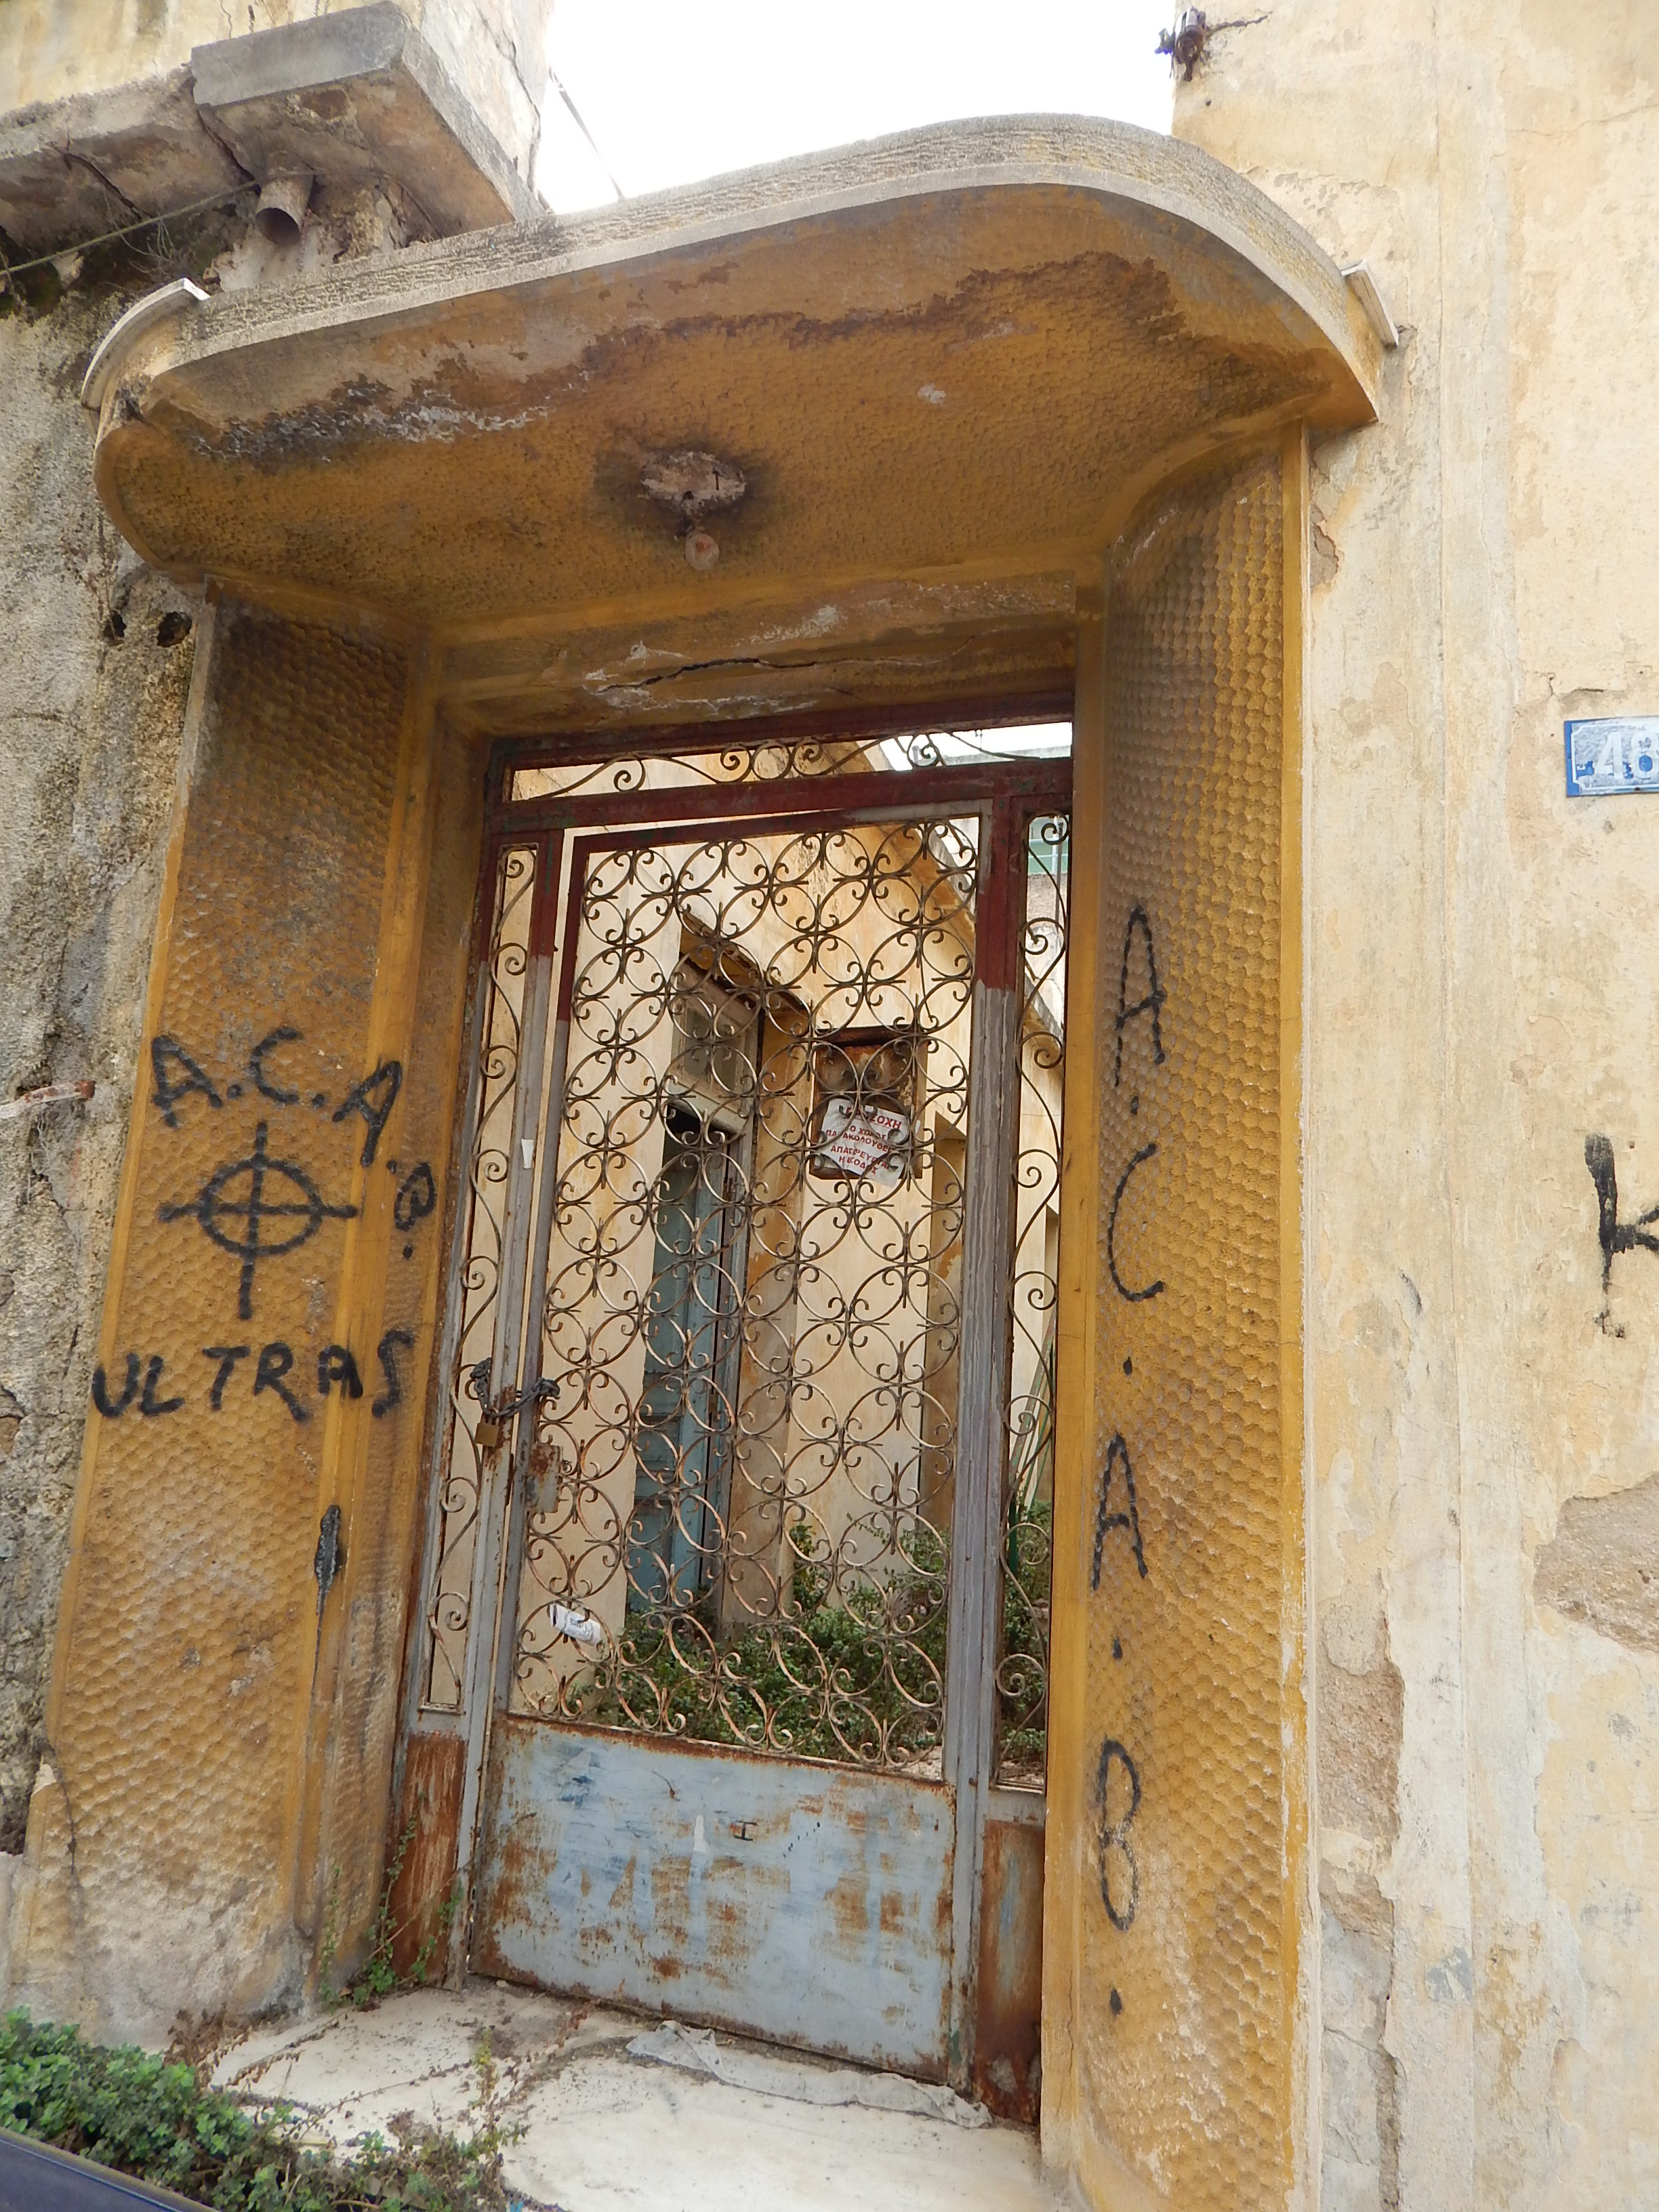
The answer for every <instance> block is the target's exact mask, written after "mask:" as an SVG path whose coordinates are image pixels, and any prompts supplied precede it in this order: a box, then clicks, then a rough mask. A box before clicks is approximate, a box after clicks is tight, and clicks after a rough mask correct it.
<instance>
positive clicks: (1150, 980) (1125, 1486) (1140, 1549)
mask: <svg viewBox="0 0 1659 2212" xmlns="http://www.w3.org/2000/svg"><path fill="white" fill-rule="evenodd" d="M1136 969H1138V970H1139V973H1138V974H1137V976H1136V980H1135V981H1134V983H1133V989H1134V991H1135V993H1136V996H1135V997H1133V999H1132V998H1131V997H1130V991H1131V988H1132V985H1131V980H1130V979H1131V971H1132V970H1136ZM1168 1004H1169V994H1168V992H1167V991H1166V990H1165V988H1164V984H1163V982H1162V981H1160V979H1159V976H1158V948H1157V945H1156V944H1155V942H1154V940H1153V936H1152V918H1151V916H1150V915H1148V913H1147V911H1146V908H1145V907H1144V906H1139V905H1137V906H1134V907H1132V908H1130V910H1129V918H1128V921H1127V924H1126V926H1125V928H1124V932H1123V957H1122V959H1121V962H1120V963H1119V968H1118V981H1117V1012H1116V1015H1115V1018H1114V1021H1113V1029H1114V1031H1115V1048H1114V1057H1113V1065H1112V1088H1113V1090H1114V1091H1117V1090H1120V1089H1121V1087H1122V1083H1123V1057H1124V1043H1125V1040H1126V1038H1127V1037H1128V1036H1131V1035H1132V1034H1137V1033H1136V1032H1134V1031H1133V1024H1136V1023H1144V1024H1146V1027H1145V1029H1144V1030H1141V1031H1139V1032H1138V1034H1139V1036H1141V1037H1143V1038H1144V1041H1145V1043H1146V1048H1147V1049H1148V1053H1149V1058H1148V1062H1147V1071H1146V1072H1147V1073H1148V1075H1151V1074H1152V1073H1154V1072H1155V1071H1156V1070H1158V1068H1160V1067H1162V1066H1164V1063H1165V1061H1166V1060H1167V1059H1168V1056H1169V1055H1168V1054H1167V1053H1166V1052H1165V1050H1164V1008H1165V1007H1166V1006H1167V1005H1168ZM1140 1105H1141V1098H1140V1092H1139V1091H1138V1090H1133V1089H1132V1090H1131V1093H1130V1097H1129V1113H1130V1115H1131V1116H1132V1117H1137V1116H1139V1112H1140ZM1156 1158H1158V1140H1157V1139H1156V1138H1153V1139H1149V1141H1148V1142H1147V1143H1146V1144H1144V1145H1139V1146H1136V1147H1135V1149H1134V1150H1133V1152H1132V1153H1131V1154H1130V1157H1129V1159H1128V1162H1127V1164H1126V1166H1125V1167H1124V1169H1123V1171H1122V1173H1121V1175H1120V1176H1118V1179H1117V1184H1116V1187H1115V1189H1114V1190H1113V1193H1112V1203H1111V1207H1110V1210H1109V1212H1108V1215H1107V1220H1106V1265H1107V1268H1108V1271H1109V1273H1110V1276H1111V1279H1112V1287H1113V1288H1114V1290H1115V1291H1116V1292H1117V1294H1118V1296H1119V1297H1120V1298H1121V1299H1122V1300H1123V1302H1124V1304H1126V1305H1127V1306H1131V1307H1134V1306H1143V1305H1146V1304H1149V1303H1150V1302H1151V1301H1152V1299H1153V1298H1157V1297H1162V1296H1163V1294H1164V1291H1165V1289H1166V1288H1167V1285H1166V1284H1165V1283H1164V1279H1163V1277H1162V1276H1161V1275H1159V1276H1155V1277H1153V1278H1152V1279H1150V1280H1148V1281H1146V1282H1143V1283H1129V1282H1126V1281H1125V1280H1124V1278H1123V1273H1122V1270H1121V1268H1120V1267H1119V1265H1118V1256H1117V1231H1118V1217H1119V1215H1120V1213H1121V1211H1122V1206H1123V1201H1124V1198H1125V1195H1126V1194H1127V1191H1128V1188H1129V1185H1130V1184H1131V1182H1133V1180H1134V1178H1135V1176H1137V1175H1138V1174H1139V1171H1140V1170H1141V1169H1143V1168H1145V1167H1147V1166H1149V1165H1150V1164H1151V1163H1152V1161H1154V1160H1155V1159H1156ZM1123 1372H1124V1374H1125V1375H1126V1376H1131V1375H1133V1372H1134V1361H1133V1358H1132V1357H1129V1356H1126V1357H1125V1358H1124V1361H1123ZM1120 1480H1121V1484H1122V1497H1121V1503H1120V1502H1119V1499H1118V1484H1119V1481H1120ZM1116 1529H1121V1531H1122V1533H1123V1534H1125V1535H1126V1536H1127V1538H1128V1540H1129V1550H1130V1553H1132V1555H1133V1559H1134V1563H1135V1571H1136V1573H1137V1575H1138V1576H1139V1577H1140V1579H1141V1580H1142V1581H1145V1580H1146V1577H1147V1573H1148V1569H1147V1565H1146V1545H1145V1543H1144V1542H1143V1541H1142V1538H1141V1532H1140V1504H1139V1499H1138V1498H1137V1496H1136V1494H1135V1471H1134V1462H1133V1459H1132V1458H1131V1456H1130V1452H1129V1445H1128V1440H1127V1437H1125V1435H1124V1433H1123V1431H1121V1429H1120V1430H1118V1431H1116V1433H1115V1435H1114V1436H1113V1437H1112V1440H1111V1442H1110V1443H1109V1444H1108V1446H1107V1447H1106V1458H1105V1462H1104V1464H1103V1467H1102V1468H1101V1470H1100V1495H1099V1499H1098V1502H1097V1505H1096V1508H1095V1541H1094V1558H1093V1559H1092V1561H1091V1566H1090V1574H1089V1587H1090V1589H1091V1590H1092V1591H1098V1590H1099V1589H1100V1581H1101V1574H1102V1571H1103V1567H1104V1565H1105V1557H1106V1539H1107V1537H1108V1536H1109V1535H1110V1534H1112V1533H1113V1531H1114V1530H1116ZM1131 1587H1133V1585H1131ZM1112 1657H1113V1658H1114V1660H1121V1659H1122V1657H1123V1637H1122V1635H1121V1633H1118V1634H1115V1635H1114V1636H1113V1638H1112ZM1095 1802H1096V1808H1097V1823H1098V1824H1097V1831H1096V1838H1095V1841H1096V1855H1097V1863H1098V1869H1099V1875H1100V1898H1101V1903H1102V1904H1103V1905H1104V1906H1105V1908H1106V1917H1107V1918H1108V1919H1109V1921H1110V1922H1111V1923H1112V1925H1113V1927H1114V1928H1115V1929H1117V1930H1118V1932H1119V1933H1120V1934H1121V1935H1125V1934H1127V1932H1128V1930H1129V1929H1130V1928H1132V1927H1133V1924H1134V1919H1135V1915H1136V1913H1137V1912H1138V1911H1139V1909H1140V1869H1139V1864H1138V1863H1137V1861H1136V1858H1135V1854H1134V1849H1133V1844H1132V1843H1131V1841H1130V1833H1129V1832H1130V1829H1131V1827H1132V1826H1133V1821H1134V1819H1135V1816H1136V1814H1138V1813H1139V1810H1140V1770H1139V1767H1138V1766H1137V1765H1136V1764H1135V1762H1134V1759H1133V1757H1132V1756H1131V1754H1130V1753H1129V1750H1128V1748H1127V1746H1126V1745H1124V1744H1122V1743H1121V1742H1120V1741H1118V1739H1117V1738H1116V1737H1115V1736H1107V1737H1106V1738H1105V1739H1104V1741H1103V1742H1102V1744H1101V1747H1100V1758H1099V1761H1098V1764H1097V1768H1096V1771H1095ZM1109 2002H1110V2008H1111V2013H1112V2016H1113V2018H1114V2019H1116V2018H1117V2017H1118V2016H1119V2015H1121V2012H1122V2010H1123V1999H1122V1996H1121V1994H1120V1992H1119V1991H1118V1990H1116V1989H1114V1990H1112V1991H1111V1995H1110V1999H1109Z"/></svg>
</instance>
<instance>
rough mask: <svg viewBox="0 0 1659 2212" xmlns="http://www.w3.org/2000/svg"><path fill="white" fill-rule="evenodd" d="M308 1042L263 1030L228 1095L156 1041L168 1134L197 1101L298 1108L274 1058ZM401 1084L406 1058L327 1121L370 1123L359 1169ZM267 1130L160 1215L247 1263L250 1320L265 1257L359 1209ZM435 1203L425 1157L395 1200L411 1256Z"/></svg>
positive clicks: (293, 1088) (239, 1302)
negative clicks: (253, 1096)
mask: <svg viewBox="0 0 1659 2212" xmlns="http://www.w3.org/2000/svg"><path fill="white" fill-rule="evenodd" d="M303 1041H304V1039H303V1033H302V1032H301V1030H297V1029H295V1027H294V1026H293V1025H292V1024H290V1023H288V1022H283V1023H279V1024H278V1025H277V1026H276V1028H275V1029H271V1030H266V1032H265V1034H264V1036H262V1037H261V1038H260V1039H259V1041H258V1043H257V1044H256V1045H255V1046H254V1047H253V1049H252V1052H250V1054H248V1060H247V1077H246V1084H245V1083H244V1082H242V1081H241V1080H237V1081H235V1082H231V1083H227V1084H225V1085H223V1089H222V1091H221V1089H220V1086H219V1085H217V1084H216V1082H215V1080H214V1079H213V1077H212V1075H211V1074H210V1073H209V1072H208V1070H207V1068H206V1067H205V1066H204V1065H203V1064H202V1062H201V1061H200V1060H197V1058H196V1056H195V1055H194V1054H192V1053H191V1052H190V1051H189V1050H188V1049H187V1048H186V1047H185V1045H184V1044H183V1043H182V1042H180V1041H179V1038H177V1037H176V1036H158V1037H156V1038H155V1040H154V1041H153V1042H152V1043H151V1046H150V1066H151V1070H152V1073H153V1074H154V1077H155V1089H154V1091H153V1092H152V1095H151V1103H153V1104H154V1105H155V1108H156V1109H157V1111H158V1112H159V1113H160V1115H161V1119H162V1121H164V1122H165V1124H166V1125H167V1127H168V1128H170V1129H176V1128H177V1127H179V1111H180V1109H181V1107H182V1106H183V1105H184V1103H185V1101H186V1100H187V1099H189V1098H191V1097H201V1098H203V1099H204V1100H205V1102H206V1103H207V1106H208V1108H209V1109H210V1110H213V1111H222V1109H223V1108H224V1106H225V1105H226V1103H227V1102H228V1101H230V1100H233V1099H237V1098H240V1097H242V1096H243V1095H244V1092H245V1091H246V1090H247V1089H252V1091H255V1092H257V1094H258V1097H261V1098H263V1099H265V1100H267V1101H268V1102H269V1103H270V1104H271V1105H273V1106H277V1107H282V1108H284V1109H286V1108H289V1107H294V1106H298V1105H300V1104H301V1103H302V1093H301V1090H300V1088H299V1086H298V1085H296V1084H295V1083H293V1082H290V1081H284V1080H283V1076H282V1074H281V1073H280V1071H279V1068H278V1066H277V1065H276V1058H277V1055H279V1054H282V1053H283V1052H284V1051H285V1050H286V1049H287V1048H289V1047H291V1046H293V1045H297V1044H300V1043H301V1042H303ZM403 1082H404V1069H403V1063H402V1061H401V1060H381V1061H380V1063H379V1065H378V1066H375V1067H374V1068H373V1069H372V1070H371V1071H370V1073H368V1074H367V1075H366V1076H364V1077H363V1078H362V1081H361V1082H358V1083H354V1084H353V1085H351V1086H350V1088H349V1090H348V1091H347V1092H346V1094H345V1097H343V1099H342V1100H341V1101H340V1103H339V1104H338V1105H337V1107H336V1108H335V1109H334V1111H333V1113H332V1115H331V1117H330V1118H331V1121H333V1122H334V1123H336V1124H338V1123H341V1122H343V1121H354V1120H355V1121H361V1122H362V1125H363V1140H362V1148H361V1150H360V1152H359V1154H358V1160H357V1164H358V1165H359V1166H361V1167H372V1166H373V1165H374V1159H375V1156H376V1154H377V1152H378V1151H379V1149H380V1139H381V1137H382V1135H383V1134H384V1133H385V1131H386V1123H387V1121H389V1120H390V1118H391V1115H392V1109H393V1107H394V1106H395V1105H396V1104H397V1103H398V1094H399V1092H400V1091H402V1089H403ZM328 1103H329V1101H328V1094H327V1093H326V1092H325V1091H314V1092H313V1094H312V1096H311V1099H310V1104H311V1107H312V1109H313V1110H314V1111H317V1112H321V1111H322V1110H323V1109H325V1108H326V1107H327V1105H328ZM270 1127H271V1125H270V1121H268V1120H262V1121H260V1122H259V1123H258V1126H257V1127H256V1129H255V1131H254V1137H253V1146H252V1151H251V1152H247V1153H246V1154H245V1155H244V1156H243V1157H241V1158H236V1159H231V1160H227V1161H224V1162H223V1163H222V1164H221V1165H220V1166H219V1167H217V1168H216V1170H214V1172H213V1173H212V1175H210V1176H209V1177H208V1179H207V1181H206V1182H204V1184H203V1186H202V1188H200V1189H199V1190H198V1191H197V1193H196V1194H195V1196H194V1197H193V1198H190V1199H185V1200H177V1201H173V1202H170V1203H168V1204H167V1205H165V1206H161V1208H160V1210H159V1218H161V1220H162V1221H181V1220H187V1219H188V1220H194V1221H195V1222H196V1223H197V1225H198V1226H199V1227H200V1229H201V1231H202V1232H203V1234H204V1236H205V1237H207V1238H208V1239H209V1240H210V1243H214V1244H216V1246H217V1247H218V1248H219V1249H220V1250H221V1251H222V1252H227V1253H228V1254H229V1255H231V1256H232V1257H233V1258H234V1259H235V1260H238V1261H240V1276H239V1279H238V1285H237V1299H236V1312H237V1317H238V1319H239V1320H241V1321H251V1320H252V1317H253V1297H254V1292H255V1290H256V1289H257V1287H258V1280H259V1268H260V1263H261V1262H262V1261H267V1260H273V1259H276V1258H278V1257H280V1256H281V1255H283V1254H285V1253H289V1252H295V1251H297V1250H298V1249H300V1247H301V1245H303V1244H307V1243H310V1241H311V1239H312V1238H313V1237H315V1236H316V1235H317V1233H318V1231H319V1230H320V1229H321V1227H322V1225H323V1224H324V1223H325V1221H331V1220H332V1221H349V1220H351V1219H353V1218H356V1215H357V1213H358V1212H359V1208H358V1207H357V1206H354V1205H352V1204H350V1203H349V1202H348V1201H346V1200H338V1201H331V1200H328V1199H325V1197H324V1196H323V1194H322V1191H321V1189H320V1188H319V1185H318V1182H317V1181H316V1179H315V1177H314V1176H313V1175H312V1174H311V1173H310V1171H309V1170H307V1168H306V1167H305V1166H304V1165H303V1164H302V1163H301V1162H300V1161H299V1160H297V1159H295V1158H288V1157H285V1156H283V1154H279V1153H278V1152H274V1151H273V1150H272V1149H271V1141H270ZM386 1166H387V1169H388V1170H389V1171H390V1172H391V1173H392V1174H393V1175H396V1174H398V1172H399V1164H398V1162H397V1161H396V1160H388V1161H387V1163H386ZM437 1203H438V1193H437V1185H436V1182H435V1179H434V1176H433V1173H432V1170H431V1167H430V1166H429V1165H428V1163H427V1162H426V1161H424V1160H422V1161H421V1162H420V1163H419V1164H417V1165H416V1166H415V1167H413V1168H411V1169H410V1170H409V1172H408V1173H407V1174H406V1175H404V1177H403V1180H402V1182H400V1183H399V1185H398V1193H397V1196H396V1198H395V1199H394V1200H393V1203H392V1221H393V1225H394V1226H395V1228H396V1229H397V1231H398V1234H399V1235H400V1236H401V1237H403V1238H404V1248H403V1249H404V1259H406V1260H407V1259H411V1258H412V1257H413V1256H414V1251H415V1247H414V1244H413V1243H412V1242H410V1241H409V1240H410V1237H411V1236H412V1233H413V1231H415V1229H416V1227H417V1226H418V1225H419V1224H420V1223H421V1222H422V1221H424V1220H426V1219H427V1218H428V1217H429V1216H430V1215H431V1214H433V1213H435V1212H436V1210H437ZM269 1387H275V1386H274V1385H271V1386H269Z"/></svg>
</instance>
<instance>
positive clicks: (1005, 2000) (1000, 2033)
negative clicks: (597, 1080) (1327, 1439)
mask: <svg viewBox="0 0 1659 2212" xmlns="http://www.w3.org/2000/svg"><path fill="white" fill-rule="evenodd" d="M981 1884H982V1887H981V1893H980V1897H981V1902H980V1917H979V1982H978V1987H977V1989H976V1990H975V2002H976V2005H977V2008H978V2017H977V2021H976V2029H977V2033H976V2034H975V2040H974V2093H975V2096H976V2097H978V2098H979V2099H980V2100H981V2102H983V2103H984V2104H987V2105H988V2106H990V2108H991V2110H992V2111H993V2112H995V2113H996V2114H998V2116H999V2117H1000V2118H1003V2119H1006V2120H1024V2121H1025V2122H1027V2123H1028V2124H1029V2123H1030V2122H1032V2121H1034V2120H1035V2119H1036V2117H1037V2105H1038V2099H1039V2093H1040V2091H1041V2087H1042V2075H1041V2070H1040V2063H1041V2062H1040V2052H1041V2050H1042V1823H1041V1821H1040V1820H997V1819H995V1818H992V1819H990V1820H987V1822H986V1824H985V1841H984V1846H983V1874H982V1876H981Z"/></svg>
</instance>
